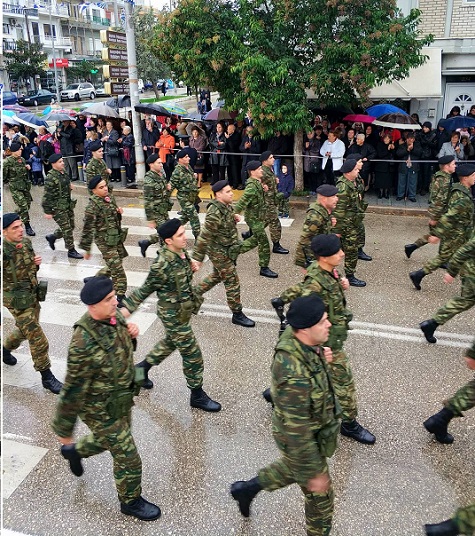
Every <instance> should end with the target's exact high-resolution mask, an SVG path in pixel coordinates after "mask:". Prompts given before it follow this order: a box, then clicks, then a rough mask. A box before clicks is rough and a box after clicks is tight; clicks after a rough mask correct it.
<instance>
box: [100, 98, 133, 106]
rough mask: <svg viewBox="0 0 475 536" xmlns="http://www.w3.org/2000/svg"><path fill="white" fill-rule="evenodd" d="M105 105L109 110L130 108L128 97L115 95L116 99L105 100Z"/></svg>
mask: <svg viewBox="0 0 475 536" xmlns="http://www.w3.org/2000/svg"><path fill="white" fill-rule="evenodd" d="M106 104H107V106H110V107H111V108H130V107H131V106H132V103H131V102H130V95H117V97H112V98H111V99H109V100H106Z"/></svg>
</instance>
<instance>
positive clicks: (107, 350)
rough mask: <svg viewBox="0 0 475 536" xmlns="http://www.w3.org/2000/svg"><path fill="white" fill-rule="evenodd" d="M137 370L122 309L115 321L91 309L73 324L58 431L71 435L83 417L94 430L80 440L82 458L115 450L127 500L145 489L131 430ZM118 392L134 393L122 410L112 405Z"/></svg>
mask: <svg viewBox="0 0 475 536" xmlns="http://www.w3.org/2000/svg"><path fill="white" fill-rule="evenodd" d="M134 374H135V373H134V362H133V349H132V340H131V338H130V335H129V332H128V331H127V324H126V322H125V319H124V317H123V316H122V315H121V314H120V312H117V317H116V323H115V324H111V322H110V320H103V321H99V320H94V319H93V318H92V317H91V316H90V315H89V313H86V314H85V315H84V316H83V317H82V318H81V319H80V320H79V321H78V322H77V323H76V324H75V326H74V333H73V337H72V340H71V344H70V345H69V352H68V368H67V373H66V380H65V382H64V385H63V389H62V391H61V394H60V397H59V402H58V405H57V408H56V414H55V417H54V420H53V423H52V426H53V430H54V431H55V433H56V434H57V435H58V436H59V437H71V436H72V434H73V430H74V427H75V424H76V421H77V419H78V417H79V418H80V419H81V420H82V421H84V423H85V424H86V425H87V426H88V427H89V428H90V430H91V433H90V434H89V435H87V436H83V437H81V439H79V440H78V441H77V443H76V450H77V452H78V454H79V456H81V458H89V457H90V456H94V455H95V454H100V453H101V452H104V451H106V450H108V451H110V453H111V455H112V458H113V460H114V480H115V485H116V488H117V493H118V495H119V500H120V501H121V502H123V503H130V502H132V501H134V500H135V499H137V498H138V497H139V496H140V494H141V481H142V461H141V459H140V456H139V454H138V452H137V448H136V446H135V442H134V438H133V437H132V432H131V407H132V405H133V401H132V392H133V384H134ZM115 393H123V394H125V395H126V396H127V397H130V399H129V400H130V404H127V405H126V406H125V407H124V408H122V410H123V411H121V412H120V414H115V412H113V411H112V409H111V398H112V397H114V394H115Z"/></svg>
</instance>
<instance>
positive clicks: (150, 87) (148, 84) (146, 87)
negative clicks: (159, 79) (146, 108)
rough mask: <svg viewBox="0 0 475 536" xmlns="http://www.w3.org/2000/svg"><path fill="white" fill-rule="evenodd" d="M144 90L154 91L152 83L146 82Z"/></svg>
mask: <svg viewBox="0 0 475 536" xmlns="http://www.w3.org/2000/svg"><path fill="white" fill-rule="evenodd" d="M143 88H144V90H145V91H147V90H148V89H153V84H152V82H150V80H145V83H144V85H143Z"/></svg>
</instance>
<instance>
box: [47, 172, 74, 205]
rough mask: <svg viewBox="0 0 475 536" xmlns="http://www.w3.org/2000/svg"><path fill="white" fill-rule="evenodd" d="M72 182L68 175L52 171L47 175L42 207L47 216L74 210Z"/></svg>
mask: <svg viewBox="0 0 475 536" xmlns="http://www.w3.org/2000/svg"><path fill="white" fill-rule="evenodd" d="M71 201H72V200H71V180H70V178H69V175H68V174H67V173H61V172H60V171H58V170H57V169H52V170H50V171H49V172H48V174H47V175H46V181H45V191H44V195H43V202H42V207H43V210H44V213H45V214H53V215H54V214H56V213H57V212H59V211H61V210H68V209H70V208H74V205H73V206H72V203H71Z"/></svg>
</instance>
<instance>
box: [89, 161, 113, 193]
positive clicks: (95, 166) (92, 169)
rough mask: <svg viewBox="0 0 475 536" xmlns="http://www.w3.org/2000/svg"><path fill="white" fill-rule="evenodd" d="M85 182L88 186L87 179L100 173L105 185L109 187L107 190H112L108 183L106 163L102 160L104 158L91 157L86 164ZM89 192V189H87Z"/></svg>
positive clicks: (108, 176)
mask: <svg viewBox="0 0 475 536" xmlns="http://www.w3.org/2000/svg"><path fill="white" fill-rule="evenodd" d="M85 171H86V182H87V185H88V186H89V181H90V180H91V179H92V178H93V177H96V176H97V175H100V176H101V177H102V178H103V179H104V180H105V181H106V182H107V187H108V188H109V191H111V190H112V188H113V186H112V184H110V175H109V173H107V165H106V163H105V162H104V160H102V159H101V160H98V159H97V158H91V160H89V162H88V163H87V166H86V169H85ZM89 192H91V190H89Z"/></svg>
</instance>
